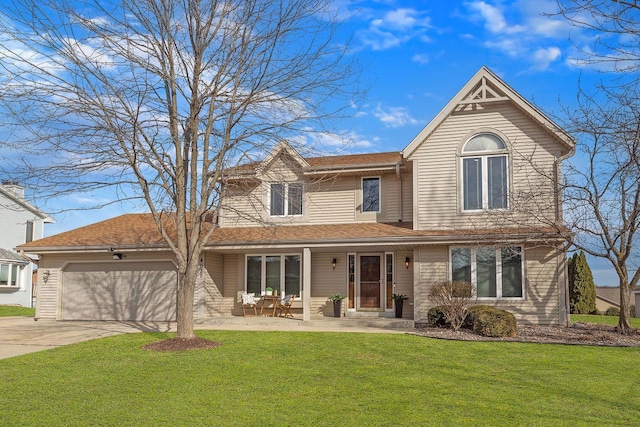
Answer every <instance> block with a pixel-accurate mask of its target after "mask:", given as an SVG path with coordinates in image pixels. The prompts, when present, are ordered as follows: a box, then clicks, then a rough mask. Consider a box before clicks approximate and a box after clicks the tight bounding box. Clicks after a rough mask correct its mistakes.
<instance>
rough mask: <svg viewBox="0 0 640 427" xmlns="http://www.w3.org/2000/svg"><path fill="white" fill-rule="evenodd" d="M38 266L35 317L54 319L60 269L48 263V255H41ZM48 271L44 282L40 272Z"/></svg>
mask: <svg viewBox="0 0 640 427" xmlns="http://www.w3.org/2000/svg"><path fill="white" fill-rule="evenodd" d="M39 264H40V265H39V268H38V297H37V299H36V314H35V317H36V319H56V318H57V317H56V316H57V312H58V286H59V281H60V269H58V268H54V267H53V266H54V265H55V264H51V263H49V255H41V256H40V263H39ZM45 271H48V272H49V277H48V278H47V281H46V283H45V281H44V279H43V276H42V274H43V273H44V272H45Z"/></svg>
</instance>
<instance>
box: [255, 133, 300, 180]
mask: <svg viewBox="0 0 640 427" xmlns="http://www.w3.org/2000/svg"><path fill="white" fill-rule="evenodd" d="M282 154H286V155H287V156H288V157H289V159H292V160H294V161H295V162H296V163H297V164H298V165H299V168H300V169H301V170H302V169H306V168H308V167H309V163H308V162H307V161H306V160H305V159H304V157H302V156H301V155H300V154H299V153H298V152H297V151H296V150H295V149H294V148H293V147H292V146H291V145H290V144H289V143H288V142H287V141H285V140H282V141H280V142H279V143H278V145H276V146H275V147H274V148H273V150H271V152H270V153H269V155H268V156H267V157H265V159H264V160H263V161H262V162H260V165H259V166H258V167H257V168H256V173H257V175H262V174H263V173H264V172H265V171H266V170H267V169H269V166H270V165H271V163H272V162H273V161H274V160H276V159H277V158H278V157H280V156H281V155H282Z"/></svg>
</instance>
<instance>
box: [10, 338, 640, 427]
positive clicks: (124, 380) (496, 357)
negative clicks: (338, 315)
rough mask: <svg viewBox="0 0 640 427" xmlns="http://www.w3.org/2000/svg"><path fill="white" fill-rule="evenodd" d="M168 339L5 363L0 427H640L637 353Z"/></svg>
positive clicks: (81, 347)
mask: <svg viewBox="0 0 640 427" xmlns="http://www.w3.org/2000/svg"><path fill="white" fill-rule="evenodd" d="M198 335H199V336H202V337H205V338H209V339H213V340H217V341H220V342H222V346H220V347H218V348H216V349H212V350H197V351H189V352H180V353H158V352H149V351H145V350H142V349H141V348H140V347H141V346H143V345H144V344H146V343H149V342H152V341H156V340H160V339H164V338H167V337H169V336H171V335H169V334H164V333H140V334H130V335H121V336H116V337H110V338H104V339H99V340H94V341H89V342H85V343H80V344H75V345H71V346H67V347H60V348H56V349H53V350H48V351H43V352H39V353H33V354H29V355H26V356H20V357H15V358H10V359H4V360H0V379H1V381H2V393H3V396H4V398H3V399H1V400H0V425H3V426H5V425H9V426H13V425H15V426H42V425H65V426H85V425H87V426H88V425H128V426H129V425H154V426H181V425H184V426H196V425H212V426H233V425H238V426H239V425H245V426H246V425H259V426H269V425H273V426H275V425H278V426H306V425H313V426H337V425H347V426H349V425H351V426H364V425H366V426H371V425H373V426H398V425H406V426H419V425H637V423H638V419H640V394H639V393H637V384H639V383H640V370H638V369H634V366H636V365H637V361H638V360H639V357H640V349H636V348H608V347H588V346H569V345H549V344H523V343H501V342H457V341H445V340H436V339H430V338H424V337H418V336H413V335H392V334H348V333H311V332H287V333H282V332H237V331H199V332H198Z"/></svg>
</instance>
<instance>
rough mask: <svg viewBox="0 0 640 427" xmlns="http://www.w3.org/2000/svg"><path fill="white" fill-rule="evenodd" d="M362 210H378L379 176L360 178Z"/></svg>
mask: <svg viewBox="0 0 640 427" xmlns="http://www.w3.org/2000/svg"><path fill="white" fill-rule="evenodd" d="M362 212H380V178H378V177H375V178H362Z"/></svg>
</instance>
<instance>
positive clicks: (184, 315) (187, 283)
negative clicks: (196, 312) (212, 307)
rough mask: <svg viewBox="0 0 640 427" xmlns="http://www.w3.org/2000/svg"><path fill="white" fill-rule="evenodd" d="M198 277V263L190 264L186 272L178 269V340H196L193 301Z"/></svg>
mask: <svg viewBox="0 0 640 427" xmlns="http://www.w3.org/2000/svg"><path fill="white" fill-rule="evenodd" d="M197 277H198V263H197V262H189V263H187V265H186V271H185V272H184V273H181V272H180V268H178V300H177V305H178V306H177V309H178V310H177V311H178V319H177V320H178V335H177V336H178V338H195V336H196V335H195V334H194V333H193V301H194V293H195V287H196V279H197Z"/></svg>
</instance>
